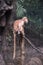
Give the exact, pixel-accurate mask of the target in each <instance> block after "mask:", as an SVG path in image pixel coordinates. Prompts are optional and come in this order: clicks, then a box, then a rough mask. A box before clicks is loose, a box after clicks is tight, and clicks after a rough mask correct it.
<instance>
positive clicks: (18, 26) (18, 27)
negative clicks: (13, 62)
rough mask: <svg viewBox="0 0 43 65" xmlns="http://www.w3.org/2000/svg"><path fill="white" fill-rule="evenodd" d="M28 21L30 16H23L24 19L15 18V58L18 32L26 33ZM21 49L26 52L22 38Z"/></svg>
mask: <svg viewBox="0 0 43 65" xmlns="http://www.w3.org/2000/svg"><path fill="white" fill-rule="evenodd" d="M25 23H28V18H27V17H23V18H22V19H18V20H15V21H14V23H13V35H14V53H13V59H15V55H16V32H17V33H18V34H21V33H22V35H24V27H23V26H24V24H25ZM21 49H22V53H24V42H23V39H22V43H21Z"/></svg>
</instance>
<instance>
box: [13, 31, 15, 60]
mask: <svg viewBox="0 0 43 65" xmlns="http://www.w3.org/2000/svg"><path fill="white" fill-rule="evenodd" d="M13 34H14V52H13V59H15V57H16V33H15V32H14V33H13Z"/></svg>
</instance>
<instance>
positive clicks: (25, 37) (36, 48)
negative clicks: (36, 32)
mask: <svg viewBox="0 0 43 65" xmlns="http://www.w3.org/2000/svg"><path fill="white" fill-rule="evenodd" d="M23 37H24V39H25V40H27V41H28V43H29V44H30V45H31V46H32V47H33V48H34V49H35V50H37V51H38V52H39V53H41V54H43V52H41V50H40V49H39V48H37V47H36V46H35V45H34V44H32V42H31V41H30V40H29V39H28V38H27V37H25V36H23Z"/></svg>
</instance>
